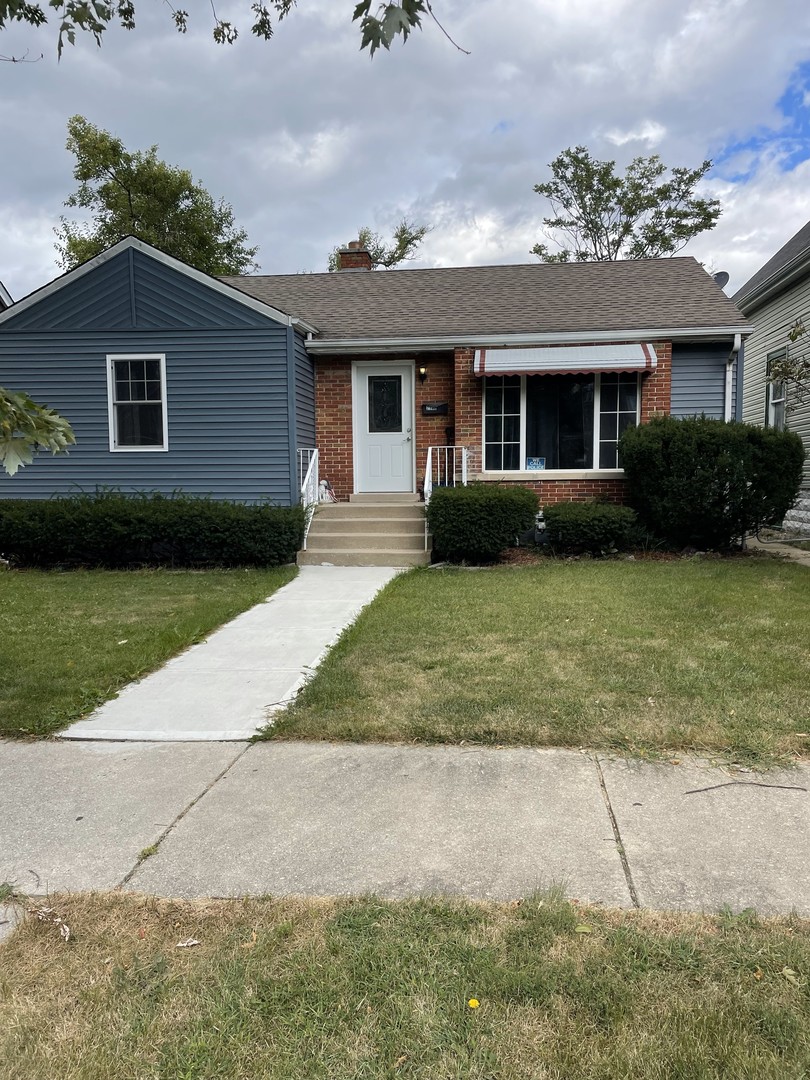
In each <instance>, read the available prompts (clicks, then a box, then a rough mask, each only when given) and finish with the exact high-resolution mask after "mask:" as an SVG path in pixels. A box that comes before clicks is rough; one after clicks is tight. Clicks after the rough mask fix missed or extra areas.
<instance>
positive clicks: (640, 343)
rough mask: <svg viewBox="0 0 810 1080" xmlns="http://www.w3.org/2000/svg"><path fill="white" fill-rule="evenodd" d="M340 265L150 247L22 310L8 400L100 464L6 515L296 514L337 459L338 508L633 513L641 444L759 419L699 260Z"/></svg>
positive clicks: (9, 315)
mask: <svg viewBox="0 0 810 1080" xmlns="http://www.w3.org/2000/svg"><path fill="white" fill-rule="evenodd" d="M340 265H341V270H340V272H338V273H332V274H328V273H324V274H295V275H275V276H255V277H224V278H222V279H215V278H211V277H209V276H207V275H206V274H203V273H201V272H200V271H197V270H194V269H192V268H190V267H189V266H186V265H185V264H183V263H180V262H178V261H177V260H176V259H173V258H171V257H170V256H167V255H165V254H163V253H162V252H159V251H156V250H155V249H154V248H151V247H149V246H148V245H147V244H145V243H143V242H141V241H139V240H136V239H134V238H132V237H128V238H126V239H124V240H122V241H121V242H120V243H118V244H116V245H115V246H114V247H112V248H110V249H109V250H108V251H106V252H104V253H103V254H101V255H99V256H97V257H96V258H94V259H91V260H90V261H89V262H87V263H85V264H83V265H82V266H80V267H78V268H77V269H75V270H72V271H70V272H69V273H67V274H65V275H63V276H62V277H60V278H57V279H56V280H55V281H53V282H51V283H50V284H48V285H46V286H44V287H43V288H41V289H39V290H38V291H37V292H34V293H32V294H31V295H30V296H27V297H25V298H24V299H23V300H20V301H18V302H17V303H16V304H13V305H12V306H11V307H10V308H8V309H7V310H5V311H3V312H2V313H0V384H3V385H6V386H8V387H9V388H11V389H14V388H17V387H19V388H21V389H22V388H24V389H25V390H26V391H27V392H28V393H30V394H31V396H32V397H33V398H34V399H35V400H37V401H42V402H45V403H47V404H48V405H50V406H51V407H53V408H55V409H57V410H58V411H59V412H61V413H62V414H63V415H65V416H66V417H68V418H69V419H70V421H71V422H72V424H73V426H74V430H75V433H76V437H77V445H76V446H75V448H72V449H71V452H70V454H69V455H67V456H59V457H45V456H41V457H40V458H38V459H37V460H36V461H35V463H34V464H33V465H32V466H29V467H28V468H26V469H25V470H22V471H21V472H20V473H19V474H18V475H17V476H16V477H14V479H13V480H10V479H7V478H0V498H20V499H30V498H45V497H48V496H50V495H52V494H54V493H68V492H71V491H75V490H76V489H77V487H78V488H85V489H88V488H89V489H92V488H93V487H95V486H96V485H108V486H114V487H118V488H121V489H123V490H144V489H146V490H151V491H154V490H157V491H165V492H171V491H173V490H176V489H183V490H184V491H188V492H192V493H200V494H202V493H210V494H211V495H213V496H215V497H217V498H225V499H235V500H245V501H255V500H258V499H262V498H270V499H273V500H276V501H278V502H282V503H290V502H291V501H295V500H297V499H298V498H299V493H300V489H301V482H302V479H303V474H304V472H305V471H306V466H307V464H309V463H310V462H311V460H312V458H313V454H312V450H313V449H317V451H318V454H317V456H316V460H317V467H318V469H319V471H320V477H321V478H324V479H326V480H327V481H328V482H329V484H330V485H331V488H332V489H333V490H334V493H335V495H336V497H337V499H338V500H339V501H347V500H349V499H350V498H351V499H352V500H353V501H355V502H358V503H359V502H364V501H366V502H368V501H369V500H370V501H371V502H372V504H373V503H374V502H375V501H376V502H379V501H380V500H382V501H383V502H394V501H396V500H397V499H399V501H401V502H403V503H408V502H410V503H412V504H413V503H415V502H416V500H417V498H418V497H419V496H420V495H421V494H422V493H426V494H428V495H429V494H430V491H431V489H432V487H433V486H435V484H437V483H453V482H456V483H457V482H460V481H463V480H467V479H470V480H472V479H480V480H484V481H498V482H503V481H506V482H518V483H523V484H527V485H530V486H531V487H533V488H535V489H536V490H537V491H538V493H539V495H540V497H541V500H542V501H543V502H545V503H549V502H556V501H559V500H570V499H583V498H588V497H593V496H600V497H605V498H608V499H612V500H617V501H620V500H621V499H622V498H623V490H624V480H623V473H622V470H621V467H620V463H619V461H618V459H617V450H616V446H617V441H618V438H619V436H620V434H621V432H622V431H623V430H624V429H625V428H626V427H627V426H629V425H633V424H636V423H639V422H643V421H645V420H647V419H649V418H650V417H651V416H653V415H655V414H656V413H673V414H674V415H679V416H686V415H691V414H694V413H701V412H703V413H706V414H707V415H709V416H715V417H717V418H718V419H722V418H726V419H729V418H731V417H735V416H739V414H740V409H741V395H740V394H739V393H738V386H737V383H738V364H737V355H738V352H739V349H740V345H741V341H742V338H743V337H744V336H745V335H746V334H747V333H749V332H750V329H751V327H750V325H749V323H748V322H747V321H746V320H745V319H744V318H743V316H742V315H741V313H740V311H739V309H738V308H737V307H736V306H735V305H734V304H733V303H732V302H731V300H729V299H728V297H726V296H725V294H724V293H723V292H722V290H721V289H720V288H719V287H718V285H717V284H716V283H715V282H714V281H713V279H712V278H711V277H710V276H709V275H708V274H707V273H706V272H705V271H704V270H703V269H702V267H701V266H700V265H699V264H698V263H697V262H696V261H695V260H694V259H692V258H673V259H651V260H645V261H628V262H614V263H573V264H541V263H533V264H527V265H518V266H480V267H462V268H447V269H441V268H439V269H427V270H389V271H385V272H377V273H374V272H372V271H371V258H370V256H369V254H368V252H367V251H365V250H364V249H363V248H361V246H360V244H359V243H358V242H354V243H353V244H351V245H349V246H348V248H346V249H344V250H343V251H342V252H341V256H340ZM310 479H311V474H310ZM412 509H413V510H417V511H418V508H416V507H415V506H414V507H413V508H412ZM342 513H344V514H345V513H348V511H346V510H344V511H342ZM384 516H385V515H384V514H380V513H376V514H374V515H373V517H374V520H379V519H380V518H381V517H384ZM319 518H320V515H319ZM363 528H364V525H363V523H362V521H361V522H359V523H358V522H354V523H352V525H351V528H348V527H347V528H345V529H344V530H343V532H342V533H341V535H342V536H343V540H342V543H343V545H344V547H347V548H348V547H349V541H347V540H346V539H345V536H346V535H348V533H351V532H352V531H355V532H358V531H362V530H363ZM412 528H413V526H412V525H410V526H409V530H410V529H412ZM410 542H411V543H415V542H416V541H414V540H413V539H411V541H410ZM419 542H420V543H422V546H424V544H423V540H421V541H419ZM355 547H357V542H355ZM321 550H325V549H323V548H322V549H321ZM327 550H331V549H327ZM359 550H361V551H363V550H365V551H367V550H369V547H368V545H367V546H366V548H362V547H360V548H359ZM422 554H424V553H423V552H422ZM330 561H335V559H334V558H332V559H330Z"/></svg>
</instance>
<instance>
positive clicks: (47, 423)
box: [0, 386, 76, 476]
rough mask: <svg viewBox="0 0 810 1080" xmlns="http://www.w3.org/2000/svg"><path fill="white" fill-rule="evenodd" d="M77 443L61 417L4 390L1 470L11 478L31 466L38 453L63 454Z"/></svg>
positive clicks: (0, 414)
mask: <svg viewBox="0 0 810 1080" xmlns="http://www.w3.org/2000/svg"><path fill="white" fill-rule="evenodd" d="M75 442H76V437H75V436H74V434H73V429H72V428H71V426H70V424H69V423H68V422H67V420H65V419H64V418H63V417H61V416H60V415H59V413H57V412H54V410H53V409H49V408H48V407H47V406H46V405H37V404H36V402H34V401H32V400H31V398H30V397H28V395H27V394H15V393H12V392H11V391H10V390H4V389H3V387H2V386H0V466H2V468H3V469H4V470H5V472H7V473H8V475H9V476H13V475H14V474H15V473H16V472H17V470H18V469H19V468H20V466H21V465H30V464H31V462H32V461H33V458H34V452H35V451H36V450H50V451H51V453H53V454H61V453H63V452H64V451H66V450H67V448H68V446H71V445H72V444H73V443H75Z"/></svg>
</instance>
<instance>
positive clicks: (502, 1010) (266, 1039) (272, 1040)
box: [0, 892, 810, 1080]
mask: <svg viewBox="0 0 810 1080" xmlns="http://www.w3.org/2000/svg"><path fill="white" fill-rule="evenodd" d="M49 903H50V904H51V906H53V907H54V909H55V910H58V912H59V915H60V917H62V918H63V919H64V920H65V921H66V922H67V923H68V924H69V925H70V927H71V938H70V940H69V941H68V942H67V943H66V942H64V941H63V940H62V939H61V938H60V936H59V934H58V931H57V930H56V929H55V927H54V926H52V925H49V924H46V923H41V922H37V921H34V920H29V921H27V922H26V923H25V924H24V925H23V927H22V928H21V929H20V930H19V931H18V932H17V933H16V934H14V935H13V936H12V937H11V938H10V939H9V940H8V941H7V942H6V943H5V944H3V945H2V946H0V1060H2V1061H3V1063H4V1064H3V1077H4V1080H33V1078H40V1077H45V1076H58V1077H59V1078H60V1080H106V1078H108V1077H109V1078H113V1077H115V1078H116V1080H117V1078H121V1077H125V1078H127V1080H147V1078H149V1080H152V1078H155V1080H177V1078H180V1077H182V1078H184V1080H186V1078H188V1080H192V1078H193V1080H207V1078H212V1080H213V1078H214V1077H228V1078H229V1080H248V1078H250V1080H253V1078H255V1077H259V1076H261V1077H262V1078H267V1080H276V1078H278V1080H286V1078H296V1080H297V1078H299V1077H307V1078H310V1077H312V1078H324V1080H326V1078H328V1080H350V1078H351V1080H355V1078H357V1077H364V1078H369V1080H375V1078H383V1077H393V1076H396V1077H420V1078H421V1077H424V1078H425V1080H427V1078H430V1080H444V1078H446V1080H462V1078H463V1080H470V1078H478V1080H484V1078H495V1077H497V1078H498V1080H501V1078H503V1080H518V1078H520V1080H523V1078H526V1077H537V1078H541V1077H542V1078H553V1080H570V1078H571V1077H574V1076H575V1077H577V1078H578V1080H580V1078H584V1080H588V1078H592V1080H653V1078H654V1080H670V1078H671V1077H675V1076H683V1077H687V1076H688V1077H690V1078H694V1080H703V1078H705V1080H713V1078H720V1077H728V1076H734V1077H752V1078H753V1077H757V1080H786V1078H795V1080H799V1078H800V1077H804V1076H806V1075H807V1073H808V1070H810V991H808V974H810V923H808V922H806V921H802V920H798V919H771V920H759V919H757V918H756V916H754V915H753V914H752V913H745V914H743V915H741V916H736V917H734V916H730V915H723V916H718V917H708V916H706V917H701V916H674V915H669V916H660V915H651V914H644V913H638V912H613V911H604V910H601V909H596V908H586V907H584V906H579V905H576V904H572V903H568V902H566V901H564V900H563V899H561V897H560V896H559V895H558V894H555V893H553V892H552V893H549V894H547V895H543V896H536V897H533V898H530V899H528V900H526V901H525V902H523V903H521V904H509V905H495V904H471V903H462V902H450V901H441V902H440V901H435V900H415V901H407V902H396V903H394V902H385V901H380V900H376V899H373V898H372V899H357V900H328V901H327V900H323V901H318V900H313V901H304V900H285V901H281V900H269V899H268V900H244V901H222V902H211V901H208V902H205V903H202V904H193V903H182V902H179V901H161V900H155V899H147V898H143V897H138V896H133V895H122V894H116V895H85V896H81V895H75V896H57V897H54V898H51V900H50V901H49ZM586 931H587V932H586ZM189 939H192V940H196V941H198V942H199V944H198V945H195V946H192V947H188V948H178V947H177V946H178V943H179V942H181V941H188V940H189ZM471 998H476V999H478V1000H479V1002H480V1008H477V1009H474V1010H473V1009H471V1008H470V1007H469V1005H468V1002H469V1000H470V999H471Z"/></svg>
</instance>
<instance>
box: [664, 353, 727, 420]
mask: <svg viewBox="0 0 810 1080" xmlns="http://www.w3.org/2000/svg"><path fill="white" fill-rule="evenodd" d="M730 352H731V345H730V344H728V343H723V342H717V343H712V344H708V345H678V344H673V346H672V409H671V411H672V415H673V416H695V415H700V414H701V413H705V414H706V416H710V417H712V418H713V419H715V420H722V419H723V416H724V409H725V390H726V364H727V362H728V357H729V353H730ZM735 374H736V373H735ZM732 386H733V387H734V388H735V389H736V378H735V379H734V380H733V382H732ZM731 415H732V416H734V415H735V402H734V400H732V405H731Z"/></svg>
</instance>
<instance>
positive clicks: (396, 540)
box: [307, 530, 425, 551]
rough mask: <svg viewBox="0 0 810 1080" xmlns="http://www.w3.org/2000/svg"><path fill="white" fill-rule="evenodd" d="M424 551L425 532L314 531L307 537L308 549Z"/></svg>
mask: <svg viewBox="0 0 810 1080" xmlns="http://www.w3.org/2000/svg"><path fill="white" fill-rule="evenodd" d="M358 547H362V548H363V549H364V550H367V551H424V550H425V533H424V531H422V532H421V533H412V534H411V535H410V536H409V535H408V534H407V533H360V534H358V533H341V532H328V533H314V532H312V530H310V533H309V536H308V537H307V551H352V550H354V549H355V548H358Z"/></svg>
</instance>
